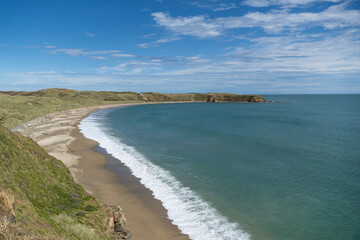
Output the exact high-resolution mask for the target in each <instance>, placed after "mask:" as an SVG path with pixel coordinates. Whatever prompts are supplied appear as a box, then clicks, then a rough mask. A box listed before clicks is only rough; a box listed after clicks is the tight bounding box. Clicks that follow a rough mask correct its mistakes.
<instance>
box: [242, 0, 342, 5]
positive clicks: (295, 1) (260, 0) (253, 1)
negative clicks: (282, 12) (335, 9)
mask: <svg viewBox="0 0 360 240" xmlns="http://www.w3.org/2000/svg"><path fill="white" fill-rule="evenodd" d="M340 1H341V0H245V1H243V4H244V5H247V6H251V7H269V6H283V7H284V6H285V7H297V6H299V5H306V4H311V3H316V2H332V3H337V2H340Z"/></svg>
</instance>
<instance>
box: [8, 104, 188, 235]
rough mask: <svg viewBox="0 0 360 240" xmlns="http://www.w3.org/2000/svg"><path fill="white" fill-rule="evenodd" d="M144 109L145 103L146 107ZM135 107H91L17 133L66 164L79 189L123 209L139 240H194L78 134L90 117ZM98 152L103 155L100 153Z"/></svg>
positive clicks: (30, 124) (128, 175) (38, 122)
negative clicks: (79, 125)
mask: <svg viewBox="0 0 360 240" xmlns="http://www.w3.org/2000/svg"><path fill="white" fill-rule="evenodd" d="M142 104H143V103H142ZM126 105H133V104H117V105H105V106H95V107H85V108H79V109H73V110H68V111H62V112H57V113H53V114H49V115H47V116H44V117H41V118H37V119H35V120H32V121H30V122H28V123H25V124H23V125H21V126H19V127H16V128H14V129H12V130H13V131H17V132H19V133H21V134H22V135H25V136H30V137H31V138H32V139H34V141H36V142H37V143H38V144H39V145H40V146H42V147H43V148H44V149H45V150H46V151H47V152H48V153H49V154H51V155H53V156H54V157H56V158H57V159H59V160H61V161H62V162H63V163H64V164H65V165H66V166H67V167H68V168H69V169H70V171H71V173H72V174H73V176H74V179H75V181H76V182H77V183H79V184H81V185H82V186H83V187H84V188H85V189H86V191H88V192H89V193H91V194H92V195H94V196H95V197H96V198H97V199H99V200H101V201H103V202H105V203H107V204H110V205H120V206H121V207H122V208H123V211H124V214H125V217H126V219H127V228H128V229H129V230H130V231H131V232H132V235H133V239H135V240H142V239H146V240H148V239H158V240H162V239H164V240H165V239H166V240H171V239H181V240H182V239H189V238H188V236H187V235H184V234H181V232H180V230H179V229H178V228H177V227H176V226H175V225H173V224H171V221H170V220H169V219H168V218H167V213H166V209H165V208H164V207H163V206H162V205H161V202H160V201H159V200H156V199H155V198H154V197H153V196H152V193H151V191H150V190H148V189H146V188H145V187H144V186H143V185H142V184H141V183H140V181H139V179H137V178H135V177H134V176H132V175H131V173H130V170H129V169H128V168H126V167H125V166H123V165H122V164H121V163H120V162H119V161H118V160H117V159H113V158H111V156H109V155H107V154H105V153H104V152H103V153H102V152H101V149H100V148H99V147H97V146H98V143H97V142H95V141H92V140H90V139H87V138H85V137H84V136H83V135H82V134H81V133H80V131H79V129H78V128H77V125H78V124H79V122H80V121H81V119H83V118H84V117H86V116H88V115H89V114H90V113H91V112H94V111H97V110H99V109H102V108H109V107H120V106H126ZM95 149H97V151H96V150H95Z"/></svg>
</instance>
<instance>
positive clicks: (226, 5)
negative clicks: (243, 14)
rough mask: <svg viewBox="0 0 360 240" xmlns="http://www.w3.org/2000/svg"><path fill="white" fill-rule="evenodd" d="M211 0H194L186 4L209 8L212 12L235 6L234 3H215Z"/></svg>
mask: <svg viewBox="0 0 360 240" xmlns="http://www.w3.org/2000/svg"><path fill="white" fill-rule="evenodd" d="M211 2H213V3H204V2H199V1H194V2H188V4H190V5H193V6H196V7H198V8H206V9H211V10H212V11H214V12H219V11H227V10H230V9H234V8H237V6H236V4H235V3H216V1H211Z"/></svg>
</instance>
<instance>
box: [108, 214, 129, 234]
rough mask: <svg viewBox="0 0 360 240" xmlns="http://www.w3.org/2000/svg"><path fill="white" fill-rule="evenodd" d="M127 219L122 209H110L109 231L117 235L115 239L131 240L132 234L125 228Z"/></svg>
mask: <svg viewBox="0 0 360 240" xmlns="http://www.w3.org/2000/svg"><path fill="white" fill-rule="evenodd" d="M125 225H126V219H125V217H124V214H123V212H122V209H121V207H110V214H109V221H108V227H107V231H108V232H109V233H110V234H112V235H115V239H125V240H131V232H130V231H129V230H127V229H126V228H125Z"/></svg>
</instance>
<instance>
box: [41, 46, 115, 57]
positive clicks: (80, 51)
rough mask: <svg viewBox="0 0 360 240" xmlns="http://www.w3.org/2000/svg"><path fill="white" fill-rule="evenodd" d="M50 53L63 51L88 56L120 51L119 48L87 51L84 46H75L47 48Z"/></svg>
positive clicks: (67, 53)
mask: <svg viewBox="0 0 360 240" xmlns="http://www.w3.org/2000/svg"><path fill="white" fill-rule="evenodd" d="M46 52H47V53H49V54H58V53H63V54H66V55H69V56H73V57H78V56H86V55H104V54H113V53H118V52H120V51H118V50H101V51H87V50H85V49H82V48H78V49H74V48H58V49H54V50H46Z"/></svg>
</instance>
